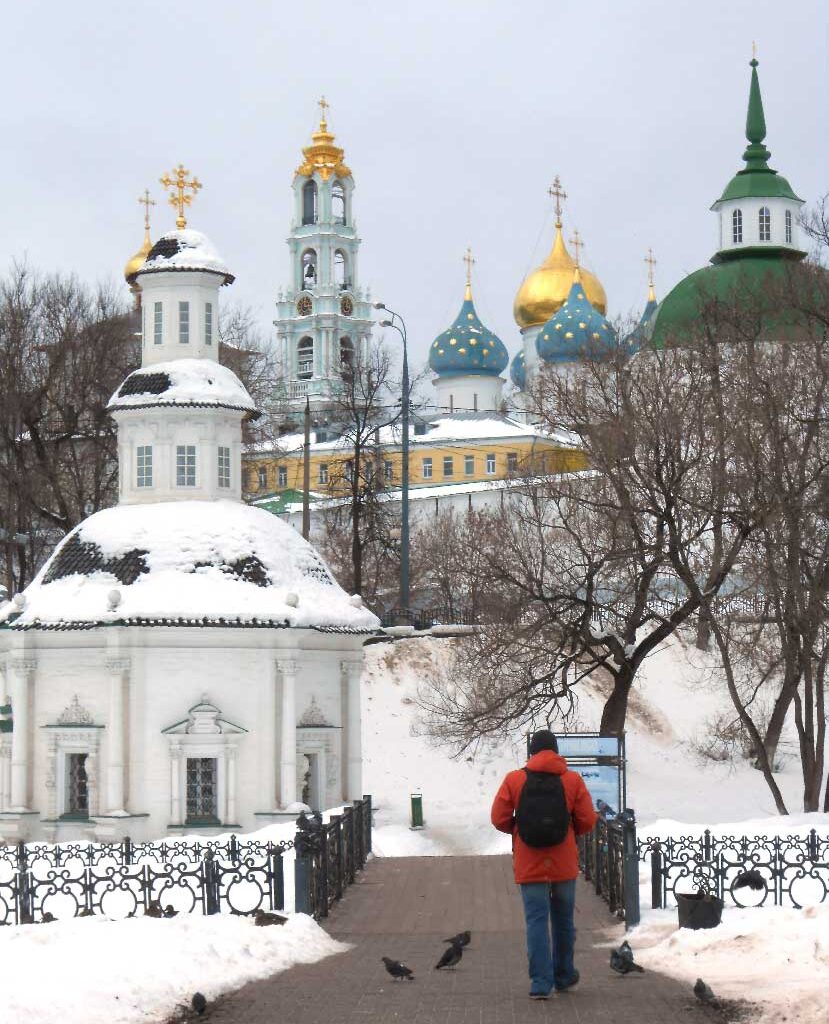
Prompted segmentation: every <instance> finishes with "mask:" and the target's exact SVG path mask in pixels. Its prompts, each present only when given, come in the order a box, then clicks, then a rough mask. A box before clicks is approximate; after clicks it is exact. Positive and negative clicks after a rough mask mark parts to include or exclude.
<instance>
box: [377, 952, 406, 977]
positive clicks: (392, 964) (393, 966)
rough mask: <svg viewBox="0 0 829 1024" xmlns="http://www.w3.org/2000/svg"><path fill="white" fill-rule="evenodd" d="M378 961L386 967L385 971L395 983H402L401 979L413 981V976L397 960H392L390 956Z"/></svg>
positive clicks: (382, 957)
mask: <svg viewBox="0 0 829 1024" xmlns="http://www.w3.org/2000/svg"><path fill="white" fill-rule="evenodd" d="M380 959H381V960H382V961H383V963H384V964H385V965H386V970H387V971H388V972H389V974H390V975H391V976H392V978H394V979H395V980H396V981H402V980H403V978H405V979H406V981H414V975H413V974H412V972H411V971H410V970H409V968H408V967H407V966H406V965H405V964H401V963H400V961H399V960H392V958H391V957H390V956H381V957H380Z"/></svg>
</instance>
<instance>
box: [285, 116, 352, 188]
mask: <svg viewBox="0 0 829 1024" xmlns="http://www.w3.org/2000/svg"><path fill="white" fill-rule="evenodd" d="M319 105H320V125H319V128H318V129H317V130H316V131H315V132H312V133H311V145H310V146H306V147H305V148H304V149H303V150H302V156H303V160H302V163H301V164H300V165H299V167H297V169H296V173H297V174H299V175H301V176H302V177H303V178H310V177H311V175H312V174H314V172H316V173H318V174H319V176H320V177H321V178H322V180H323V181H328V179H329V178H330V177H331V175H332V174H333V175H334V177H336V178H350V177H351V171H350V170H349V168H348V167H346V165H345V164H344V163H343V157H344V156H345V150H343V149H340V147H339V146H335V145H334V136H333V134H332V133H331V132H329V130H328V122H327V121H326V120H325V111H326V109H327V108H328V104H327V103H326V102H325V97H324V96H323V97H322V99H321V100H320V101H319Z"/></svg>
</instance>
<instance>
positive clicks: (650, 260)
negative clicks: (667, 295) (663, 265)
mask: <svg viewBox="0 0 829 1024" xmlns="http://www.w3.org/2000/svg"><path fill="white" fill-rule="evenodd" d="M645 263H647V265H648V286H649V287H650V288H653V268H654V267H655V266H656V259H655V258H654V255H653V249H648V255H647V256H646V257H645Z"/></svg>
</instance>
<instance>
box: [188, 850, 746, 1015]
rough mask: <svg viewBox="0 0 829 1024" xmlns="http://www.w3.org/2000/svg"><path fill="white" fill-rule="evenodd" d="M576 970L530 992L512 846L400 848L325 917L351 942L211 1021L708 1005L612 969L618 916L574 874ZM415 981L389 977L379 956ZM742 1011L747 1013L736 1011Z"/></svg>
mask: <svg viewBox="0 0 829 1024" xmlns="http://www.w3.org/2000/svg"><path fill="white" fill-rule="evenodd" d="M579 885H580V887H579V893H578V900H577V911H576V926H577V928H578V939H577V947H576V964H577V966H578V967H579V970H580V971H581V979H582V980H581V982H580V984H579V985H578V987H577V988H575V989H573V990H572V991H570V992H566V993H561V994H558V995H555V996H553V997H552V998H551V999H550V1000H548V1001H547V1002H533V1001H531V1000H530V999H529V998H528V992H529V980H528V978H527V961H526V953H525V947H524V932H523V916H522V913H521V907H520V899H519V896H518V893H517V892H516V888H515V884H514V883H513V880H512V870H511V863H510V858H509V857H407V858H388V859H377V860H373V861H371V862H370V863H369V865H368V866H367V868H366V870H365V871H364V872H363V873H362V874H361V875H360V876H359V880H358V881H357V883H356V884H355V885H354V886H353V887H352V888H351V889H349V890H348V891H347V894H346V896H345V898H344V899H343V901H342V902H341V903H340V904H339V905H337V906H336V907H335V908H334V910H333V911H332V913H331V916H330V917H329V918H328V919H327V921H324V922H323V927H324V928H325V929H326V930H327V931H328V932H329V933H330V934H331V935H333V936H334V937H335V938H337V939H340V940H342V941H344V942H348V943H351V944H352V948H351V950H350V951H349V952H347V953H344V954H341V955H339V956H334V957H329V958H327V959H325V960H322V961H320V962H319V963H316V964H310V965H305V966H299V967H294V968H292V969H291V970H289V971H285V972H283V973H281V974H277V975H274V976H273V977H271V978H267V979H265V980H263V981H257V982H252V983H250V984H248V985H246V986H245V987H244V988H241V989H239V990H238V991H236V992H232V993H230V994H228V995H227V996H225V997H224V998H222V999H220V1000H218V1001H217V1002H216V1004H215V1005H214V1006H212V1007H211V1008H210V1009H209V1010H208V1013H207V1015H206V1016H205V1017H204V1018H202V1019H203V1020H206V1021H208V1022H209V1024H403V1022H406V1024H537V1022H540V1021H544V1020H551V1021H552V1020H554V1021H556V1022H557V1024H676V1022H679V1021H681V1022H682V1024H697V1022H700V1021H703V1020H705V1021H710V1020H711V1017H710V1014H709V1013H708V1012H706V1011H705V1009H704V1008H703V1007H702V1006H701V1005H700V1004H699V1003H697V1002H696V1000H695V999H694V996H693V994H692V993H691V991H690V988H689V987H688V986H685V985H680V984H679V983H678V982H676V981H674V980H672V979H670V978H667V977H664V976H661V975H657V974H653V973H651V972H648V973H646V974H644V975H631V976H628V977H625V978H620V977H618V976H617V975H615V974H613V973H612V972H611V971H610V969H609V967H608V956H609V948H608V947H609V944H610V943H611V942H613V943H614V944H618V942H620V941H621V939H622V937H623V928H622V926H621V925H619V924H618V923H617V922H616V921H614V919H612V918H611V917H610V915H609V914H608V912H607V908H606V906H605V904H604V903H602V901H601V900H599V898H598V897H597V896H596V895H595V894H594V893H593V892H592V891H591V890H590V889H589V887H588V886H587V885H586V884H585V883H584V882H580V883H579ZM466 928H470V929H471V930H472V944H471V946H470V947H469V948H468V949H467V950H466V952H465V955H464V958H463V960H462V961H461V964H460V965H459V967H458V968H457V969H456V970H454V971H435V970H434V964H435V963H436V962H437V959H438V957H439V956H440V953H441V951H442V950H443V948H444V946H443V944H442V943H441V939H442V938H444V937H446V936H448V935H453V934H454V933H455V932H457V931H460V930H463V929H466ZM384 955H385V956H391V957H394V958H395V959H399V960H402V961H403V962H404V963H406V964H407V965H408V966H409V967H410V968H412V970H413V971H414V973H415V976H416V980H415V981H414V982H395V981H392V979H391V978H390V977H389V976H388V975H387V974H386V972H385V970H384V968H383V965H382V964H381V963H380V957H381V956H384ZM743 1019H747V1020H750V1019H751V1017H748V1018H743Z"/></svg>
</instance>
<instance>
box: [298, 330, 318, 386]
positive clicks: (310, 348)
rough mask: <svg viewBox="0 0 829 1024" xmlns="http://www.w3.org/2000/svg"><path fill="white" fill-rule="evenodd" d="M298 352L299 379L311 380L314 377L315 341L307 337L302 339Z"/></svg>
mask: <svg viewBox="0 0 829 1024" xmlns="http://www.w3.org/2000/svg"><path fill="white" fill-rule="evenodd" d="M296 352H297V377H299V379H300V380H310V379H311V377H313V375H314V339H313V338H309V337H307V336H306V337H305V338H300V339H299V344H298V345H297V350H296Z"/></svg>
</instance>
